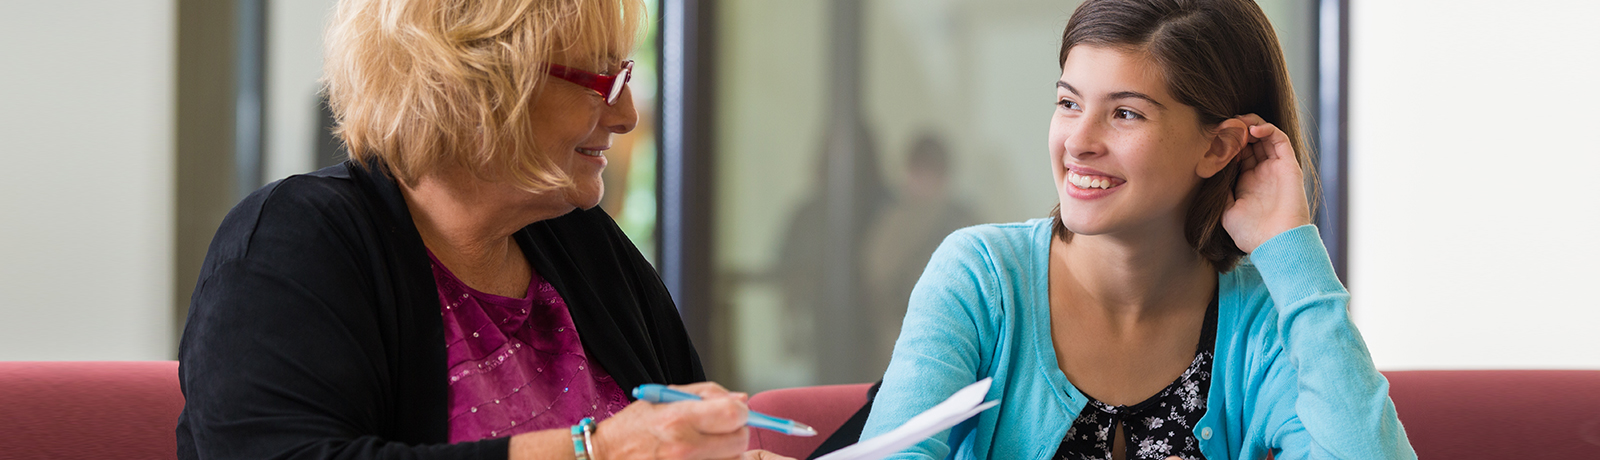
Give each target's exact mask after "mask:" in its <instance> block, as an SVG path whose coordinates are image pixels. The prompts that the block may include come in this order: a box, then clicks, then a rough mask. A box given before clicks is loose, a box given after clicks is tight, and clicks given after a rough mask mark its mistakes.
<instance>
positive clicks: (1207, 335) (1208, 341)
mask: <svg viewBox="0 0 1600 460" xmlns="http://www.w3.org/2000/svg"><path fill="white" fill-rule="evenodd" d="M1216 341H1217V301H1216V299H1215V298H1213V299H1212V300H1211V306H1210V307H1209V308H1207V310H1206V321H1205V325H1204V326H1203V327H1202V329H1201V332H1200V344H1199V347H1198V350H1196V352H1195V356H1194V361H1192V362H1190V363H1189V368H1188V369H1185V370H1184V371H1183V375H1180V376H1178V379H1177V380H1174V381H1173V382H1172V383H1171V384H1169V385H1167V387H1166V388H1163V389H1162V390H1161V391H1159V392H1156V394H1155V395H1154V396H1151V397H1150V398H1149V399H1146V400H1144V401H1143V402H1140V403H1138V404H1135V405H1132V406H1112V405H1109V404H1106V403H1103V402H1100V401H1099V400H1096V399H1094V397H1093V396H1089V403H1088V405H1085V406H1084V408H1083V413H1081V414H1079V415H1078V419H1077V420H1076V421H1074V422H1072V427H1071V428H1069V429H1067V435H1066V436H1065V437H1063V438H1062V439H1061V447H1060V448H1058V449H1057V450H1056V455H1055V457H1054V458H1055V459H1057V460H1111V459H1112V458H1114V457H1113V456H1112V452H1111V450H1112V446H1113V445H1115V443H1114V439H1112V438H1113V437H1114V436H1115V433H1116V432H1117V425H1119V424H1120V425H1122V435H1123V436H1124V437H1125V439H1123V445H1124V446H1126V451H1125V452H1124V458H1126V459H1128V460H1134V459H1139V460H1144V459H1154V460H1164V459H1166V458H1167V457H1171V456H1178V457H1180V458H1183V459H1184V460H1199V459H1204V458H1205V456H1204V455H1201V453H1200V441H1199V440H1198V439H1195V436H1194V426H1195V424H1196V423H1199V422H1200V418H1201V417H1203V416H1205V414H1206V395H1207V394H1208V393H1209V391H1210V389H1211V360H1212V351H1213V349H1214V347H1215V345H1216ZM1085 396H1088V395H1085Z"/></svg>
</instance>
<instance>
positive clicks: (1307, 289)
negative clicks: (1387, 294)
mask: <svg viewBox="0 0 1600 460" xmlns="http://www.w3.org/2000/svg"><path fill="white" fill-rule="evenodd" d="M1250 260H1251V262H1252V263H1254V264H1255V266H1256V267H1257V269H1258V270H1259V271H1260V273H1261V278H1262V281H1263V282H1264V283H1265V285H1266V287H1267V290H1268V292H1269V293H1270V294H1271V297H1272V302H1273V305H1274V309H1275V310H1276V313H1277V315H1276V316H1277V320H1278V322H1277V324H1276V325H1275V326H1276V329H1277V331H1276V332H1277V334H1275V337H1276V338H1277V341H1278V342H1279V343H1277V344H1264V345H1266V346H1267V347H1268V348H1271V347H1273V346H1275V345H1276V346H1281V347H1282V352H1281V353H1276V354H1275V356H1274V357H1273V358H1272V359H1271V360H1270V362H1268V363H1267V368H1266V384H1265V385H1264V386H1263V392H1264V393H1263V394H1261V395H1258V396H1259V397H1262V398H1270V399H1271V400H1268V401H1261V402H1260V404H1258V405H1257V407H1258V408H1259V410H1264V411H1268V412H1269V413H1267V414H1257V415H1258V417H1257V419H1258V420H1265V421H1270V422H1271V423H1273V424H1275V426H1270V427H1266V430H1265V432H1266V433H1267V435H1268V437H1269V440H1268V442H1269V443H1270V444H1271V445H1272V446H1273V447H1274V450H1275V451H1276V452H1277V455H1276V458H1280V459H1297V458H1340V459H1361V458H1415V457H1416V453H1415V452H1413V451H1412V449H1411V444H1410V442H1409V441H1407V440H1406V434H1405V430H1404V429H1403V428H1401V426H1400V420H1399V418H1398V416H1397V415H1396V413H1395V409H1394V403H1393V402H1392V401H1390V399H1389V384H1388V381H1387V380H1385V379H1384V378H1383V375H1382V374H1380V373H1378V370H1377V368H1376V367H1374V366H1373V364H1372V356H1371V355H1370V354H1369V353H1368V352H1367V346H1366V343H1365V342H1364V341H1363V340H1362V339H1361V333H1360V332H1359V331H1357V330H1356V326H1355V323H1354V322H1352V321H1351V320H1350V315H1349V311H1348V307H1349V303H1350V293H1349V292H1348V291H1346V290H1345V288H1344V286H1343V285H1341V284H1340V283H1339V279H1338V277H1337V276H1335V274H1334V271H1333V265H1332V263H1330V262H1329V260H1328V252H1327V250H1326V249H1325V248H1324V247H1323V246H1322V240H1321V239H1320V238H1319V237H1318V235H1317V229H1316V227H1313V226H1310V225H1305V226H1301V227H1297V228H1295V229H1292V230H1289V231H1287V232H1284V233H1282V234H1279V235H1277V236H1275V237H1273V238H1272V239H1270V240H1268V241H1267V242H1266V243H1263V244H1262V245H1261V246H1260V247H1258V248H1257V249H1256V251H1255V252H1254V253H1252V254H1251V255H1250Z"/></svg>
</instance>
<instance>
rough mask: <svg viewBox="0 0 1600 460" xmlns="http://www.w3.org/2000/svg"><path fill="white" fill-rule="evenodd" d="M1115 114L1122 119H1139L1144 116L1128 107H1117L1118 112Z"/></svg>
mask: <svg viewBox="0 0 1600 460" xmlns="http://www.w3.org/2000/svg"><path fill="white" fill-rule="evenodd" d="M1115 115H1116V117H1117V118H1120V119H1123V120H1138V119H1140V118H1144V117H1143V116H1140V115H1139V114H1137V113H1134V112H1133V111H1132V110H1128V109H1117V112H1116V114H1115Z"/></svg>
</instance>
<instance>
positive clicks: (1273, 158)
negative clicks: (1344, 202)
mask: <svg viewBox="0 0 1600 460" xmlns="http://www.w3.org/2000/svg"><path fill="white" fill-rule="evenodd" d="M1239 120H1240V121H1243V122H1244V123H1245V124H1246V125H1249V126H1250V128H1249V134H1250V142H1249V143H1248V144H1246V145H1245V147H1244V149H1243V150H1242V151H1240V152H1239V157H1238V159H1237V160H1235V161H1238V162H1239V182H1238V185H1235V186H1234V190H1233V201H1232V202H1231V203H1229V204H1228V209H1227V210H1226V211H1223V213H1222V227H1223V228H1225V229H1227V230H1228V234H1229V235H1232V236H1233V242H1234V244H1237V245H1238V246H1239V249H1241V250H1243V251H1244V252H1246V253H1250V252H1255V250H1256V247H1257V246H1261V243H1265V242H1266V241H1267V240H1269V239H1272V237H1274V236H1278V234H1279V233H1283V232H1285V231H1288V230H1290V229H1293V228H1295V227H1299V226H1301V225H1306V224H1309V223H1311V206H1310V204H1309V203H1307V201H1306V189H1305V175H1304V173H1303V172H1302V171H1301V170H1300V163H1299V161H1298V160H1296V158H1295V152H1294V144H1292V143H1290V142H1289V136H1287V135H1284V134H1283V131H1281V130H1279V129H1278V127H1277V126H1273V124H1272V123H1267V121H1266V120H1263V119H1261V117H1259V116H1256V115H1255V114H1247V115H1241V116H1239Z"/></svg>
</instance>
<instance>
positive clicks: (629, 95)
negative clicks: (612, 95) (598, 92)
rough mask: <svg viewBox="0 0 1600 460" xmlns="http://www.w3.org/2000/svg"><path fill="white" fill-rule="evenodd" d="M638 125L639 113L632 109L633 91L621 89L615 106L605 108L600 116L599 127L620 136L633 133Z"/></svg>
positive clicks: (625, 88)
mask: <svg viewBox="0 0 1600 460" xmlns="http://www.w3.org/2000/svg"><path fill="white" fill-rule="evenodd" d="M638 125H639V111H638V110H635V109H634V107H633V89H632V88H629V87H627V86H623V87H622V94H618V95H617V104H616V105H612V106H607V107H606V108H605V112H604V113H602V114H601V116H600V126H602V127H605V129H606V130H607V131H611V132H613V133H617V134H622V133H626V132H629V131H633V128H634V127H635V126H638Z"/></svg>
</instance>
